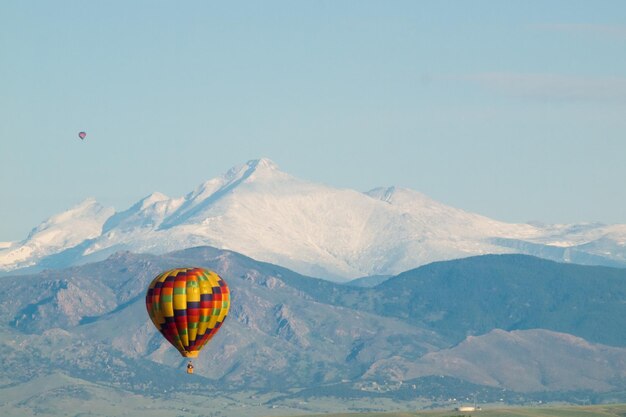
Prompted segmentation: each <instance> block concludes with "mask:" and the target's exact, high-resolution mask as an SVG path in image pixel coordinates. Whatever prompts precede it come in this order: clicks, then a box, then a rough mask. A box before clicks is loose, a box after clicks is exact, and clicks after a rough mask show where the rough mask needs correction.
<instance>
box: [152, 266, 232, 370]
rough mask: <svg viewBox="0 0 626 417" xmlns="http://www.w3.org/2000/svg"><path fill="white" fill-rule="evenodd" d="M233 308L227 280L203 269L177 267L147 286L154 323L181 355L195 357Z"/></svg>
mask: <svg viewBox="0 0 626 417" xmlns="http://www.w3.org/2000/svg"><path fill="white" fill-rule="evenodd" d="M229 307H230V291H229V289H228V285H226V281H224V280H223V279H222V278H221V277H220V276H219V275H217V274H216V273H215V272H213V271H209V270H207V269H203V268H178V269H172V270H169V271H165V272H163V273H162V274H160V275H158V276H157V277H156V278H154V280H152V282H151V283H150V286H149V287H148V292H147V293H146V308H147V309H148V314H149V315H150V318H151V319H152V322H153V323H154V325H155V326H156V328H157V329H158V330H159V331H160V332H161V334H162V335H163V336H164V337H165V338H166V339H167V340H168V341H169V342H170V343H171V344H172V345H174V347H175V348H176V349H178V351H179V352H180V354H181V355H183V356H184V357H187V358H195V357H197V356H198V352H199V351H200V350H201V349H202V348H203V347H204V345H206V343H207V342H208V341H209V340H211V338H212V337H213V336H214V335H215V333H217V331H218V330H219V329H220V327H221V326H222V323H223V322H224V319H225V318H226V315H227V314H228V309H229Z"/></svg>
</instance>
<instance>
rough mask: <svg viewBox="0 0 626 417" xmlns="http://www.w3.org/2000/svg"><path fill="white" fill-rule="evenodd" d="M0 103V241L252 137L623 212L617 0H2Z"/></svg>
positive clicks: (558, 209)
mask: <svg viewBox="0 0 626 417" xmlns="http://www.w3.org/2000/svg"><path fill="white" fill-rule="evenodd" d="M0 115H1V116H0V196H1V198H2V203H1V204H0V216H1V219H2V220H1V221H0V241H2V240H21V239H23V238H25V237H26V235H27V234H28V232H29V230H30V229H31V228H32V227H34V226H36V225H37V224H39V223H40V222H41V221H42V220H44V219H45V218H47V217H49V216H51V215H53V214H55V213H58V212H60V211H63V210H65V209H67V208H69V207H71V206H73V205H75V204H77V203H79V202H80V201H82V200H83V199H85V198H87V197H95V198H96V199H97V200H98V201H99V202H101V203H102V204H104V205H107V206H114V207H115V208H116V209H117V210H124V209H126V208H128V207H129V206H130V205H131V204H132V203H134V202H136V201H137V200H139V199H140V198H142V197H144V196H146V195H148V194H150V193H151V192H153V191H161V192H163V193H165V194H167V195H169V196H172V197H178V196H181V195H184V194H186V193H187V192H189V191H191V190H192V189H193V188H195V187H196V186H197V185H198V184H200V183H202V182H203V181H205V180H207V179H210V178H213V177H216V176H218V175H220V174H222V173H223V172H225V171H226V170H228V169H229V168H230V167H231V166H234V165H239V164H242V163H244V162H246V161H247V160H249V159H256V158H259V157H267V158H270V159H272V160H273V161H274V162H276V163H277V164H278V165H279V166H280V167H281V169H282V170H283V171H286V172H289V173H291V174H292V175H295V176H297V177H301V178H304V179H308V180H311V181H315V182H321V183H325V184H328V185H332V186H337V187H347V188H353V189H358V190H362V191H365V190H368V189H371V188H374V187H376V186H383V185H385V186H386V185H398V186H404V187H409V188H412V189H415V190H418V191H421V192H423V193H425V194H427V195H429V196H431V197H433V198H435V199H437V200H439V201H442V202H444V203H446V204H449V205H453V206H455V207H459V208H462V209H465V210H468V211H474V212H478V213H480V214H483V215H487V216H490V217H493V218H496V219H499V220H504V221H511V222H524V221H528V220H542V221H546V222H578V221H602V222H607V223H626V2H625V1H622V0H619V1H573V0H568V1H547V0H541V1H499V0H498V1H496V0H494V1H471V2H470V1H440V0H437V1H435V0H433V1H406V2H404V1H376V2H368V1H362V0H359V1H327V2H326V1H285V2H272V1H250V2H209V1H198V2H192V1H185V2H173V1H127V0H125V1H100V2H96V1H83V0H81V1H74V2H69V1H61V0H59V1H29V2H25V1H21V0H15V1H11V0H4V1H2V2H0ZM81 130H85V131H86V132H87V134H88V136H87V139H86V140H85V141H84V142H81V141H80V139H78V136H77V134H78V132H79V131H81Z"/></svg>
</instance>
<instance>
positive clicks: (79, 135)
mask: <svg viewBox="0 0 626 417" xmlns="http://www.w3.org/2000/svg"><path fill="white" fill-rule="evenodd" d="M78 137H79V138H80V139H81V140H83V139H85V137H87V134H86V133H85V132H80V133H79V134H78Z"/></svg>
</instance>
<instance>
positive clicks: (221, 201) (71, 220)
mask: <svg viewBox="0 0 626 417" xmlns="http://www.w3.org/2000/svg"><path fill="white" fill-rule="evenodd" d="M201 245H209V246H214V247H217V248H222V249H230V250H233V251H236V252H240V253H243V254H245V255H248V256H251V257H253V258H255V259H259V260H263V261H268V262H272V263H276V264H280V265H284V266H286V267H289V268H291V269H294V270H296V271H298V272H301V273H304V274H308V275H314V276H321V277H327V278H334V279H346V278H354V277H359V276H366V275H375V274H381V275H382V274H395V273H399V272H401V271H404V270H407V269H411V268H415V267H417V266H419V265H422V264H425V263H429V262H432V261H437V260H447V259H454V258H460V257H466V256H470V255H478V254H486V253H509V252H510V253H514V252H519V253H528V254H533V255H537V256H542V257H545V258H550V259H556V260H562V261H572V262H578V263H591V264H606V265H626V225H613V226H605V225H600V224H585V225H548V226H545V225H531V224H510V223H504V222H499V221H496V220H492V219H489V218H487V217H484V216H480V215H477V214H473V213H468V212H465V211H463V210H460V209H456V208H452V207H449V206H446V205H444V204H442V203H439V202H437V201H434V200H432V199H430V198H428V197H427V196H425V195H423V194H420V193H418V192H415V191H412V190H408V189H402V188H395V187H390V188H376V189H374V190H371V191H369V192H367V193H362V192H358V191H354V190H349V189H337V188H333V187H329V186H326V185H321V184H316V183H312V182H308V181H305V180H301V179H298V178H295V177H293V176H291V175H289V174H287V173H284V172H282V171H280V170H279V169H278V167H277V166H276V165H275V164H274V163H273V162H272V161H270V160H267V159H259V160H253V161H249V162H247V163H246V164H244V165H242V166H239V167H235V168H233V169H231V170H230V171H228V172H227V173H226V174H225V175H223V176H221V177H219V178H214V179H211V180H209V181H207V182H205V183H203V184H201V185H200V186H199V187H198V188H196V189H195V190H194V191H192V192H191V193H189V194H187V195H186V196H184V197H179V198H169V197H167V196H165V195H163V194H161V193H153V194H151V195H150V196H147V197H146V198H144V199H142V200H140V201H139V202H137V203H136V204H134V205H133V206H132V207H130V208H129V209H127V210H125V211H122V212H117V213H115V212H114V210H113V209H112V208H104V207H102V206H100V205H99V204H98V203H96V202H95V201H94V200H92V199H90V200H86V201H85V202H83V203H81V204H80V205H78V206H76V207H74V208H72V209H70V210H68V211H67V212H64V213H61V214H58V215H55V216H53V217H51V218H50V219H48V220H47V221H45V222H44V223H42V224H41V225H40V226H38V227H37V228H36V229H34V230H33V231H32V232H31V234H30V235H29V236H28V237H27V238H26V239H25V240H24V241H22V242H13V243H11V244H8V245H7V244H5V245H3V246H0V270H4V271H7V270H13V269H17V268H23V267H28V266H36V267H51V266H67V265H71V264H76V263H84V262H87V261H93V260H100V259H104V258H106V257H107V256H108V255H110V254H111V253H113V252H116V251H119V250H131V251H134V252H148V253H155V254H160V253H165V252H169V251H172V250H177V249H184V248H188V247H193V246H201Z"/></svg>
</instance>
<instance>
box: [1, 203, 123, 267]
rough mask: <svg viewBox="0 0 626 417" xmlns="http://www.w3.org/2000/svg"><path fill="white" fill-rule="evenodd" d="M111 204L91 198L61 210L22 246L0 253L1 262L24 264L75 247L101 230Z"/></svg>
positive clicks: (110, 209) (110, 211)
mask: <svg viewBox="0 0 626 417" xmlns="http://www.w3.org/2000/svg"><path fill="white" fill-rule="evenodd" d="M114 212H115V210H114V209H113V208H112V207H104V206H102V205H101V204H100V203H98V202H97V201H96V200H95V199H93V198H88V199H86V200H84V201H82V202H81V203H79V204H77V205H76V206H74V207H72V208H70V209H69V210H66V211H64V212H62V213H59V214H56V215H54V216H52V217H50V218H48V219H47V220H45V221H43V222H42V223H41V224H40V225H39V226H37V227H36V228H34V229H33V230H32V231H31V232H30V234H29V235H28V237H27V238H26V239H25V240H24V241H23V242H21V243H22V244H21V245H14V246H10V247H8V248H6V249H5V250H2V252H0V265H7V264H9V265H11V264H16V263H20V262H24V261H26V262H25V263H24V264H22V266H28V265H32V264H34V263H36V261H37V260H39V259H41V258H43V257H45V256H47V255H50V254H53V253H57V252H58V251H60V250H63V249H66V248H71V247H74V246H76V245H78V244H80V243H82V242H84V241H86V240H88V239H93V238H96V237H98V236H100V234H101V233H102V226H103V225H104V222H105V221H106V220H107V219H108V218H109V217H111V215H113V213H114Z"/></svg>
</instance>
